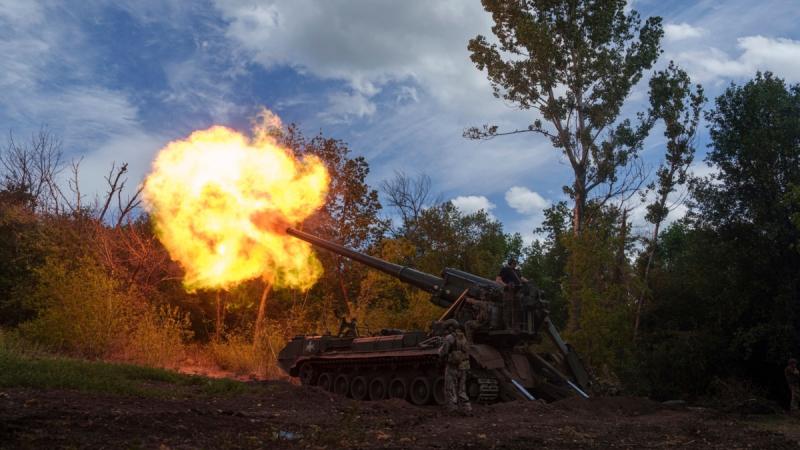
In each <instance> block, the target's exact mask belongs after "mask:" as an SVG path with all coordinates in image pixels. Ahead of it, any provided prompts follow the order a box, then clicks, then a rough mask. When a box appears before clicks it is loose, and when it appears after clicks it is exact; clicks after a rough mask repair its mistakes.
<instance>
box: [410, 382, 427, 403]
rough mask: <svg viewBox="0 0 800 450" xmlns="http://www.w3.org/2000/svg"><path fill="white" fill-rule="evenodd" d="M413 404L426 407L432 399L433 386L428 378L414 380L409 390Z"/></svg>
mask: <svg viewBox="0 0 800 450" xmlns="http://www.w3.org/2000/svg"><path fill="white" fill-rule="evenodd" d="M409 397H410V398H411V403H413V404H415V405H425V404H427V403H428V401H429V400H430V399H431V384H430V382H429V381H428V378H426V377H417V378H414V381H412V382H411V386H410V389H409Z"/></svg>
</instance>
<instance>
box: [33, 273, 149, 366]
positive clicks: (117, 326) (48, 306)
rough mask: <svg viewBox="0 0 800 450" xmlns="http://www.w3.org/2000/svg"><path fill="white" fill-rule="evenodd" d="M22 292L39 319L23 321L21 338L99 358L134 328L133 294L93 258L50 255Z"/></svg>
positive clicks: (55, 349)
mask: <svg viewBox="0 0 800 450" xmlns="http://www.w3.org/2000/svg"><path fill="white" fill-rule="evenodd" d="M35 274H36V278H37V280H36V281H37V282H36V283H35V284H34V287H33V288H32V290H31V291H30V292H27V293H25V294H24V295H23V297H24V299H25V302H26V304H27V305H29V306H30V307H31V308H32V309H33V310H34V311H36V317H35V318H34V319H33V320H31V321H28V322H25V323H23V324H21V325H20V327H19V329H20V332H21V333H22V335H23V337H25V338H28V339H30V340H31V341H33V342H36V343H39V344H42V345H44V346H46V347H47V348H48V349H50V350H53V351H58V352H66V353H70V354H74V355H78V356H84V357H90V358H98V357H102V356H106V355H109V354H110V353H112V352H113V351H114V350H116V349H118V348H119V346H120V345H122V344H123V343H124V342H123V341H124V338H125V337H126V336H127V335H128V334H129V332H130V330H131V326H130V325H131V323H132V322H133V321H132V319H133V315H134V312H135V309H134V304H133V302H132V296H131V295H130V294H127V293H125V292H122V290H121V289H120V286H119V283H118V282H117V281H116V280H114V279H113V278H111V277H110V276H108V275H107V274H106V273H105V271H104V270H103V269H102V268H101V267H100V266H99V265H98V264H97V263H96V262H94V261H93V260H91V259H89V258H86V257H84V258H81V259H78V260H76V261H69V262H67V261H63V260H61V259H56V258H49V259H48V260H47V262H46V263H45V264H44V265H43V266H42V267H40V268H37V269H36V270H35Z"/></svg>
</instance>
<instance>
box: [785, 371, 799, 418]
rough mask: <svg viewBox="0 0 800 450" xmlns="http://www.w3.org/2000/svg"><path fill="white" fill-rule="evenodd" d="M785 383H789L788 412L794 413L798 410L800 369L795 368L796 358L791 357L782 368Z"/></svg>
mask: <svg viewBox="0 0 800 450" xmlns="http://www.w3.org/2000/svg"><path fill="white" fill-rule="evenodd" d="M783 374H784V375H785V376H786V384H787V385H789V395H790V397H789V412H791V413H794V414H796V413H797V412H798V410H800V370H798V369H797V360H796V359H794V358H792V359H790V360H789V364H788V365H787V366H786V369H784V371H783Z"/></svg>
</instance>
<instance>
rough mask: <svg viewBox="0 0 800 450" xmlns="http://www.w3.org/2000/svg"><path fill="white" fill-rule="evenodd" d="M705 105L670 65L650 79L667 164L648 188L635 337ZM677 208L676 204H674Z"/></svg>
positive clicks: (652, 113) (653, 109) (685, 76)
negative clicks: (659, 245)
mask: <svg viewBox="0 0 800 450" xmlns="http://www.w3.org/2000/svg"><path fill="white" fill-rule="evenodd" d="M703 102H705V96H704V95H703V88H702V87H701V86H700V85H697V86H696V87H695V89H694V92H693V91H692V82H691V80H690V79H689V75H688V74H687V73H686V72H685V71H683V70H681V69H680V68H678V67H677V66H676V65H675V64H674V63H673V62H670V64H669V67H668V68H667V69H666V70H661V71H658V72H657V73H656V74H655V75H654V76H653V78H651V79H650V110H649V112H648V113H649V115H650V117H651V118H652V119H657V120H662V121H663V122H664V137H665V138H666V152H665V155H664V161H663V162H662V163H661V165H660V166H659V168H658V170H656V179H655V181H654V182H652V183H651V184H650V186H648V188H649V190H653V191H655V198H654V199H653V201H652V202H651V203H650V204H648V205H647V214H646V215H645V220H647V221H648V222H650V223H652V224H653V232H652V234H651V236H650V242H648V243H647V249H646V250H645V267H644V274H643V275H642V286H643V289H642V292H641V294H640V295H639V298H638V299H637V302H636V303H637V305H636V318H635V321H634V326H633V333H634V338H635V337H636V335H637V333H638V331H639V323H640V321H641V314H642V308H643V307H644V304H645V298H646V297H645V296H646V290H647V279H648V277H649V275H650V267H651V266H652V264H653V258H655V253H656V248H657V247H656V239H658V232H659V230H660V229H661V224H662V223H663V222H664V220H665V219H666V218H667V215H669V212H670V205H669V204H668V201H669V196H670V194H672V193H673V192H675V191H676V189H677V188H678V187H679V186H681V185H683V184H685V183H686V181H687V178H688V171H689V167H690V166H691V164H692V161H694V151H695V148H694V136H695V132H696V131H697V123H698V121H699V119H700V109H701V108H702V106H703ZM673 206H674V205H673Z"/></svg>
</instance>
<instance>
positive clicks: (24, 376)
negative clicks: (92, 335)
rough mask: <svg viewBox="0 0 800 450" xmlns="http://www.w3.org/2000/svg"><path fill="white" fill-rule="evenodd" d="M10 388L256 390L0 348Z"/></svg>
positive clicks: (156, 393) (139, 392)
mask: <svg viewBox="0 0 800 450" xmlns="http://www.w3.org/2000/svg"><path fill="white" fill-rule="evenodd" d="M9 387H27V388H35V389H75V390H80V391H89V392H103V393H111V394H121V395H134V396H145V397H182V396H190V395H193V394H201V395H220V394H223V395H225V394H241V393H246V392H250V391H252V390H254V389H256V387H254V386H250V385H247V384H245V383H241V382H238V381H233V380H225V379H210V378H204V377H198V376H187V375H181V374H178V373H175V372H170V371H167V370H163V369H155V368H151V367H142V366H135V365H131V364H116V363H103V362H92V361H83V360H77V359H70V358H62V357H52V356H30V355H26V354H22V353H19V352H15V351H11V350H9V349H8V348H5V347H4V346H2V345H0V388H9Z"/></svg>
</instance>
